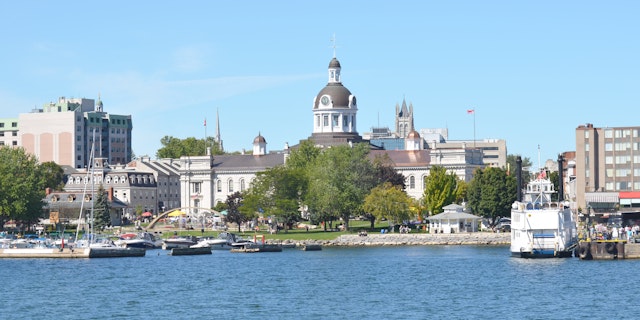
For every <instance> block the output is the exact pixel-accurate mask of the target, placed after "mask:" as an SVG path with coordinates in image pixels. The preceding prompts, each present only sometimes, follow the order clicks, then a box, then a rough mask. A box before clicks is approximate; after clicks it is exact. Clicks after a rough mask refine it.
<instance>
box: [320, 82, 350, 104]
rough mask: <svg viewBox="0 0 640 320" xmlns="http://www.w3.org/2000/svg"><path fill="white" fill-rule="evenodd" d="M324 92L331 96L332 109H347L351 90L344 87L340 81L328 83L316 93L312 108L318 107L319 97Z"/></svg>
mask: <svg viewBox="0 0 640 320" xmlns="http://www.w3.org/2000/svg"><path fill="white" fill-rule="evenodd" d="M325 94H326V95H328V96H330V97H331V101H332V102H333V108H334V109H336V108H340V109H349V96H351V91H349V89H347V88H346V87H344V86H343V85H342V83H329V84H327V85H326V86H325V87H324V88H322V90H320V92H319V93H318V95H317V97H318V98H317V99H316V103H315V104H314V105H313V108H314V109H318V105H319V104H320V97H322V96H323V95H325Z"/></svg>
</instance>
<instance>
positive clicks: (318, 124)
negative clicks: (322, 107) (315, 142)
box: [316, 116, 320, 127]
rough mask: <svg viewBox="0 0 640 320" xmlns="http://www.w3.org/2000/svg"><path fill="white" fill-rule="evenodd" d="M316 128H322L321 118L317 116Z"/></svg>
mask: <svg viewBox="0 0 640 320" xmlns="http://www.w3.org/2000/svg"><path fill="white" fill-rule="evenodd" d="M316 127H320V116H316Z"/></svg>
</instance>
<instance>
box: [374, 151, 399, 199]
mask: <svg viewBox="0 0 640 320" xmlns="http://www.w3.org/2000/svg"><path fill="white" fill-rule="evenodd" d="M373 166H374V168H375V170H376V177H377V183H378V184H383V183H385V182H389V183H391V184H392V185H394V186H400V187H401V188H402V190H404V189H405V187H406V185H405V178H404V176H403V175H402V174H401V173H399V172H398V171H397V170H396V169H395V168H394V163H393V160H391V158H390V157H389V155H388V154H386V153H385V154H383V155H376V157H375V158H374V159H373Z"/></svg>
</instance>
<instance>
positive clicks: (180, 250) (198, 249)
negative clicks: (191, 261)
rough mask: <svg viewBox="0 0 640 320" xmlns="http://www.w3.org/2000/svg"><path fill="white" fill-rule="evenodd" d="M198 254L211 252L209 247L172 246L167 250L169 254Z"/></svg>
mask: <svg viewBox="0 0 640 320" xmlns="http://www.w3.org/2000/svg"><path fill="white" fill-rule="evenodd" d="M199 254H211V247H195V248H173V249H171V252H169V255H171V256H193V255H199Z"/></svg>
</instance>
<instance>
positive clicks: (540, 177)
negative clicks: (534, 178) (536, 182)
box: [538, 170, 547, 179]
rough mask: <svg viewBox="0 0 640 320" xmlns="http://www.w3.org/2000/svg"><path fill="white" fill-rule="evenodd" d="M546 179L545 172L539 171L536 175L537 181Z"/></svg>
mask: <svg viewBox="0 0 640 320" xmlns="http://www.w3.org/2000/svg"><path fill="white" fill-rule="evenodd" d="M546 177H547V172H546V171H544V170H542V171H540V173H539V174H538V179H545V178H546Z"/></svg>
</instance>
